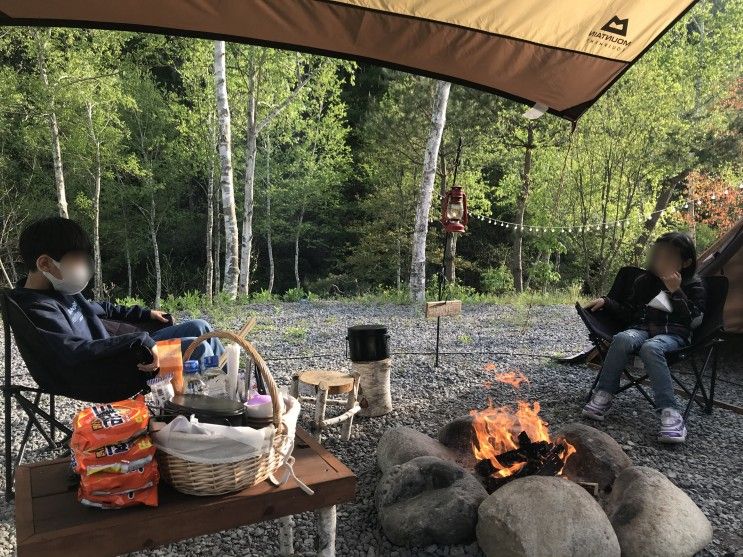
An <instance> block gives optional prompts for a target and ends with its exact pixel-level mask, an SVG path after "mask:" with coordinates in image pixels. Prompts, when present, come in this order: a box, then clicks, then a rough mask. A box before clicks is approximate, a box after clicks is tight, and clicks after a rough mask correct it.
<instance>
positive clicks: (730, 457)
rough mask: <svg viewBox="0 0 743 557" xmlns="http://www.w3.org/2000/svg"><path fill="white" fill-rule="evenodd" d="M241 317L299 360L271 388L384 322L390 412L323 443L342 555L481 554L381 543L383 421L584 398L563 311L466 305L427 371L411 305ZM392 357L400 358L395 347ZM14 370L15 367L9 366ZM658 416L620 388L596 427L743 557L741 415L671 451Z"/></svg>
mask: <svg viewBox="0 0 743 557" xmlns="http://www.w3.org/2000/svg"><path fill="white" fill-rule="evenodd" d="M248 315H256V316H258V318H259V321H258V323H259V326H258V327H257V329H256V331H255V334H254V335H253V336H254V338H255V340H256V345H257V346H258V348H259V350H260V351H261V352H262V354H263V355H264V356H265V357H266V358H267V359H271V358H286V357H287V356H299V357H303V358H302V359H275V360H271V361H269V363H270V364H271V369H272V372H273V374H274V376H275V378H276V380H277V382H278V383H279V384H280V385H282V384H284V385H288V384H289V380H290V377H291V375H292V373H293V372H294V371H296V370H300V369H304V368H307V367H320V366H325V367H330V368H336V369H347V368H349V362H348V361H347V360H346V359H345V357H344V354H343V353H344V340H343V339H344V337H345V333H346V327H347V326H349V325H354V324H360V323H383V324H386V325H388V326H389V327H390V333H391V345H392V350H393V352H397V353H398V354H397V355H395V356H394V365H393V377H392V397H393V403H394V407H395V409H394V411H393V412H392V413H390V414H388V415H387V416H384V417H382V418H376V419H358V418H357V420H356V421H355V422H354V428H353V434H352V438H351V441H350V442H349V443H342V442H340V441H338V439H337V437H336V438H334V437H330V438H329V439H327V440H326V441H325V442H324V443H325V445H326V447H327V448H328V449H329V450H330V451H332V452H333V453H334V454H336V455H337V456H338V457H339V458H340V459H341V460H342V461H343V462H344V463H346V464H347V465H348V466H349V467H350V468H352V469H353V470H354V472H355V473H356V474H357V475H358V478H359V481H358V486H359V487H358V492H357V497H356V500H355V502H354V503H352V504H346V505H342V506H340V507H339V508H338V535H337V554H338V555H339V556H340V557H346V556H363V557H370V556H376V555H385V556H386V555H389V556H399V557H402V556H412V555H481V553H480V551H479V549H478V547H477V544H472V545H469V546H451V547H439V546H430V547H426V548H419V549H415V550H408V549H403V548H396V547H394V546H392V545H390V543H389V542H388V541H386V539H385V538H384V536H383V534H382V533H381V530H380V528H379V524H378V522H377V519H376V513H375V511H374V506H373V493H374V487H375V485H376V482H377V480H378V479H379V475H380V473H379V471H378V470H377V469H376V464H375V454H374V451H375V447H376V444H377V441H378V439H379V437H380V436H381V435H382V433H383V432H384V431H385V430H386V429H387V428H389V427H395V426H400V425H406V426H410V427H413V428H416V429H418V430H420V431H423V432H426V433H428V434H430V435H434V436H435V434H436V432H437V431H438V429H439V428H440V427H441V426H442V425H443V424H445V423H446V422H447V421H448V420H450V419H453V418H455V417H457V416H460V415H463V414H466V413H467V411H468V410H469V409H471V408H482V407H484V406H486V405H487V400H488V398H491V399H492V400H493V402H494V403H496V404H508V403H513V402H514V401H515V400H516V399H517V398H526V399H528V400H539V401H540V403H541V405H542V413H541V414H542V416H543V417H544V418H545V419H546V420H548V421H549V422H550V423H551V424H552V427H553V428H554V429H556V428H557V427H559V426H560V424H563V423H566V422H569V421H573V420H576V419H579V418H577V416H578V414H579V410H580V407H581V404H582V400H583V397H584V395H585V393H586V389H587V388H588V386H589V384H590V381H591V379H592V377H593V374H594V370H592V369H590V368H588V367H586V366H577V367H565V366H560V365H557V364H555V363H553V362H552V361H550V359H549V358H548V356H550V355H554V354H570V353H573V352H576V351H578V350H580V349H582V348H583V347H584V346H585V345H586V341H585V337H586V335H585V331H584V329H583V326H582V324H581V323H580V321H579V320H578V318H577V317H576V315H575V312H574V310H573V309H572V308H570V307H567V306H553V307H533V308H519V307H507V306H497V305H465V307H464V310H463V315H462V316H460V317H457V318H446V319H444V320H443V322H442V323H443V324H442V350H443V351H444V352H469V354H468V355H461V354H460V355H453V354H452V355H443V356H442V358H441V362H440V366H439V367H438V368H435V367H434V366H433V358H432V357H431V356H429V355H421V354H410V353H411V352H418V353H419V352H429V351H431V350H432V349H433V347H434V342H435V321H427V320H425V319H424V318H423V316H422V315H420V313H419V312H417V311H416V309H415V308H412V307H405V306H394V305H361V304H351V303H341V302H313V303H282V304H260V305H252V306H249V307H246V308H245V309H244V312H242V314H241V315H240V319H237V318H236V319H235V325H237V322H238V321H244V320H245V319H246V318H247V316H248ZM402 352H407V353H408V354H399V353H402ZM493 352H495V353H493ZM488 353H490V354H488ZM318 354H321V355H322V356H317V355H318ZM16 361H17V362H18V361H19V359H18V358H17V356H16ZM490 362H492V363H494V364H495V365H496V366H497V368H498V369H514V368H515V369H519V370H521V371H522V372H524V373H525V374H526V375H527V376H528V377H529V380H530V382H529V384H528V385H527V386H525V387H524V386H522V388H521V389H520V390H519V391H518V392H514V390H513V389H512V388H511V387H509V386H508V385H504V384H500V383H495V384H494V385H493V386H492V387H489V388H488V387H485V386H484V385H485V384H486V383H487V382H488V379H489V378H490V377H491V375H490V373H489V372H488V371H486V370H485V369H484V366H485V364H487V363H490ZM724 362H725V369H724V372H723V373H722V374H721V378H722V379H723V380H725V381H733V382H737V383H739V384H742V383H743V370H742V369H741V364H740V362H741V359H740V358H739V357H738V358H733V357H729V358H726V359H725V360H724ZM24 371H25V368H23V367H22V364H21V365H19V367H18V369H17V370H16V373H23V372H24ZM718 398H719V399H722V400H727V401H728V402H731V403H733V404H737V405H739V406H743V388H741V387H737V386H734V385H732V384H730V383H727V382H723V381H721V382H719V383H718ZM58 408H59V410H58V412H59V415H64V414H65V413H68V414H70V415H71V414H72V412H74V410H75V405H74V403H72V402H71V401H67V400H62V401H60V402H59V404H58ZM16 410H17V409H16ZM14 415H15V416H18V417H17V420H18V423H14V427H15V428H16V429H15V431H16V432H17V434H16V435H17V437H16V443H17V442H19V441H20V435H21V431H22V428H19V427H18V426H20V425H22V423H21V418H20V413H19V412H18V411H16V412H15V414H14ZM309 416H310V412H308V411H305V412H303V415H302V417H301V421H302V422H303V423H304V425H305V426H306V425H307V419H308V418H309ZM1 419H2V413H0V420H1ZM656 421H657V418H656V416H655V415H654V414H653V412H652V411H651V409H650V406H649V405H648V404H646V403H645V401H644V400H643V399H642V398H641V397H640V395H639V394H636V393H635V392H630V393H627V394H625V395H623V396H621V397H619V398H618V400H617V401H616V407H615V410H614V411H613V413H612V415H611V417H610V418H609V419H607V421H606V422H605V423H604V424H603V425H601V426H599V427H601V428H603V429H604V430H605V431H607V432H608V433H609V434H610V435H612V436H613V437H614V438H615V439H616V440H617V441H618V442H619V443H620V444H621V445H622V446H623V447H624V449H625V450H626V451H627V453H628V454H629V455H630V457H631V458H632V459H633V461H634V462H635V463H636V464H642V465H647V466H652V467H654V468H657V469H659V470H661V471H662V472H664V473H665V474H667V475H668V477H669V478H671V480H672V481H673V482H674V483H676V484H677V485H678V486H679V487H681V488H682V489H684V490H685V491H686V492H687V493H688V494H689V495H690V496H691V498H692V499H693V500H694V501H695V502H696V503H697V504H698V505H699V506H700V507H701V508H702V510H703V511H704V512H705V514H706V515H707V516H708V517H709V519H710V520H711V521H712V524H713V526H714V529H715V536H714V541H713V543H712V544H711V545H710V546H709V547H708V548H707V551H705V552H704V554H705V555H742V556H743V513H742V512H741V509H743V475H742V474H741V469H742V468H743V458H742V457H741V447H743V416H742V415H739V414H735V413H733V412H731V411H728V410H721V409H715V412H714V413H713V414H712V415H711V416H707V415H704V414H702V413H700V412H697V411H693V413H692V421H691V425H690V428H689V429H690V434H689V438H688V442H687V444H686V445H684V446H681V447H673V448H667V447H663V446H660V445H659V444H658V443H657V442H656V440H655V434H656V429H657V423H656ZM19 429H20V431H19ZM41 441H42V440H41V439H40V438H34V439H33V444H34V447H39V446H40V445H41V444H42V443H41ZM48 456H49V455H48V454H46V453H40V452H38V451H31V452H30V453H28V458H29V459H43V458H48ZM13 513H14V506H13V503H12V502H11V503H6V502H4V501H3V502H2V504H1V505H0V553H1V554H3V555H10V554H12V553H13V549H14V545H15V527H14V523H13ZM311 518H312V517H311V515H307V514H305V515H299V516H297V517H295V519H296V521H297V525H296V528H295V544H296V547H297V551H310V550H311V549H312V543H313V536H314V530H313V526H312V522H311ZM277 533H278V527H277V525H276V524H274V523H264V524H259V525H255V526H250V527H244V528H239V529H237V530H231V531H227V532H222V533H220V534H216V535H212V536H204V537H200V538H196V539H193V540H189V541H187V542H183V543H178V544H173V545H171V546H168V547H165V548H161V549H158V550H155V551H151V552H145V553H138V554H137V555H173V556H175V555H189V556H190V555H219V556H222V555H252V556H256V557H263V556H266V555H272V554H275V553H276V551H277Z"/></svg>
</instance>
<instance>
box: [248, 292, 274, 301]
mask: <svg viewBox="0 0 743 557" xmlns="http://www.w3.org/2000/svg"><path fill="white" fill-rule="evenodd" d="M275 298H276V296H274V295H273V294H272V293H271V292H269V291H268V290H265V289H264V290H259V291H258V292H253V293H252V294H251V295H250V299H251V301H253V302H272V301H273V300H274V299H275Z"/></svg>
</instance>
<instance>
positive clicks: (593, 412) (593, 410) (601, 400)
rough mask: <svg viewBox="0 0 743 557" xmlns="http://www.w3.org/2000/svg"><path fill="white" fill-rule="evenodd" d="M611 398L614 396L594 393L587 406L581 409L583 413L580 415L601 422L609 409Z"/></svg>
mask: <svg viewBox="0 0 743 557" xmlns="http://www.w3.org/2000/svg"><path fill="white" fill-rule="evenodd" d="M613 398H614V395H613V394H611V393H607V392H606V391H596V392H595V393H593V396H592V397H591V400H590V401H588V404H586V405H585V406H584V407H583V412H581V413H582V414H583V415H584V416H585V417H587V418H591V419H592V420H598V421H600V422H603V421H604V416H605V415H606V413H607V412H608V411H609V408H610V407H611V399H613Z"/></svg>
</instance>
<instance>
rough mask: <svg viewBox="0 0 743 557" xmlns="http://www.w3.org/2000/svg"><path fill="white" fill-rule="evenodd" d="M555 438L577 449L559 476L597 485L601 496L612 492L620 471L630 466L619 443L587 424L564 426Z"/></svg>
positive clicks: (628, 458) (630, 461)
mask: <svg viewBox="0 0 743 557" xmlns="http://www.w3.org/2000/svg"><path fill="white" fill-rule="evenodd" d="M557 439H558V440H560V439H565V440H566V441H567V442H568V443H570V444H571V445H573V446H574V447H575V449H576V452H575V453H574V454H572V455H571V456H570V458H568V461H567V462H566V463H565V467H564V468H563V470H562V473H563V474H564V475H565V476H566V477H568V478H570V479H571V480H574V481H586V482H596V483H598V484H599V488H600V489H601V490H602V491H603V492H604V493H606V492H608V491H610V490H611V486H612V484H613V483H614V480H615V479H616V477H617V475H618V474H619V473H620V472H621V471H622V470H624V469H625V468H627V467H628V466H632V460H630V457H628V456H627V453H625V452H624V451H623V450H622V447H620V446H619V443H617V442H616V441H614V439H613V438H612V437H611V436H609V435H607V434H606V433H604V432H603V431H599V430H598V429H596V428H594V427H591V426H589V425H586V424H581V423H571V424H567V425H565V426H564V427H563V428H562V429H561V430H560V431H559V432H558V433H557Z"/></svg>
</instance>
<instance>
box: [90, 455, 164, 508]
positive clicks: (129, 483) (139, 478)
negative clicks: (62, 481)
mask: <svg viewBox="0 0 743 557" xmlns="http://www.w3.org/2000/svg"><path fill="white" fill-rule="evenodd" d="M159 479H160V473H159V472H158V470H157V462H155V461H151V462H149V463H148V464H145V465H144V466H142V467H141V468H137V469H136V470H134V471H132V472H127V473H125V474H111V473H106V472H102V473H100V474H93V475H92V476H84V477H83V478H82V479H81V481H80V492H81V493H82V494H83V495H84V496H85V498H86V499H87V498H88V496H99V495H114V494H121V493H127V492H129V491H135V490H138V489H145V488H148V487H152V486H153V485H157V482H158V480H159Z"/></svg>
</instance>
